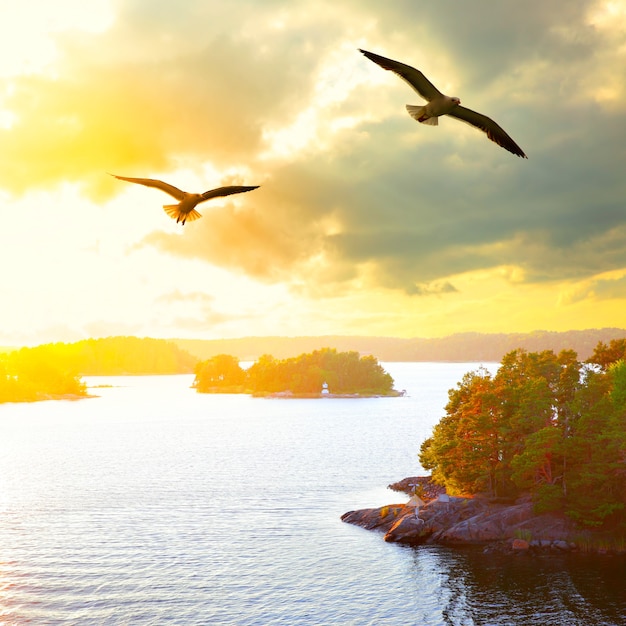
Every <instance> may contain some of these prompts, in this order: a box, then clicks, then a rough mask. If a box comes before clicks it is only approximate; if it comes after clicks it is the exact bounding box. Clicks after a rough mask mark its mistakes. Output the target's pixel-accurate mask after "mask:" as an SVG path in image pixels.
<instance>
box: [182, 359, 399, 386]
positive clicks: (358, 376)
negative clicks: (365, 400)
mask: <svg viewBox="0 0 626 626" xmlns="http://www.w3.org/2000/svg"><path fill="white" fill-rule="evenodd" d="M195 373H196V379H195V381H194V386H195V388H196V389H197V390H198V391H199V392H201V393H252V394H255V395H264V394H272V393H280V392H290V393H292V394H294V395H299V396H302V395H314V396H317V395H319V394H320V393H321V391H322V385H323V384H324V383H326V384H327V386H328V390H329V392H330V393H332V394H334V395H335V394H359V395H394V394H395V392H394V391H393V378H392V377H391V376H390V375H389V374H388V373H387V372H386V371H385V370H384V369H383V368H382V366H381V365H380V364H379V363H378V361H377V359H375V358H374V357H373V356H363V357H361V356H359V353H358V352H337V350H336V349H334V348H323V349H321V350H315V351H313V352H311V353H307V354H301V355H299V356H297V357H292V358H288V359H275V358H274V357H273V356H270V355H267V354H266V355H263V356H261V357H260V358H259V359H258V360H257V361H256V362H255V363H253V365H252V366H250V367H249V368H248V369H247V370H244V369H243V368H242V367H241V366H240V365H239V360H238V359H237V358H236V357H234V356H230V355H225V354H221V355H216V356H214V357H211V358H210V359H208V360H206V361H201V362H199V363H198V364H197V365H196V370H195Z"/></svg>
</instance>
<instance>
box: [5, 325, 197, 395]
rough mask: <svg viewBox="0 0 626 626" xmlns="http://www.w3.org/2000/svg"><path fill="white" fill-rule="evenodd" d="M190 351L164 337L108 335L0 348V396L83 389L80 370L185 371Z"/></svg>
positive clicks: (84, 373)
mask: <svg viewBox="0 0 626 626" xmlns="http://www.w3.org/2000/svg"><path fill="white" fill-rule="evenodd" d="M195 363H196V359H195V357H193V356H191V355H190V354H189V353H188V352H185V351H184V350H181V349H180V348H179V347H178V346H176V345H175V344H174V343H172V342H169V341H165V340H164V339H148V338H146V339H140V338H137V337H107V338H105V339H86V340H83V341H77V342H75V343H49V344H42V345H39V346H35V347H32V348H21V349H19V350H12V351H9V352H6V353H3V354H0V402H20V401H32V400H39V399H45V398H49V397H59V396H68V395H70V396H80V395H86V389H85V385H84V383H83V382H82V381H81V379H80V376H87V375H100V376H112V375H122V374H179V373H190V372H192V371H193V368H194V365H195Z"/></svg>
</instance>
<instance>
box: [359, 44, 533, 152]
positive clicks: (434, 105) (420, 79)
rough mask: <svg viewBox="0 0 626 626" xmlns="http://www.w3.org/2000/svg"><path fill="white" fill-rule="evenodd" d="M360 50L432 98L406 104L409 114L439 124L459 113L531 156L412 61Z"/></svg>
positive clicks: (496, 139) (508, 146) (497, 140)
mask: <svg viewBox="0 0 626 626" xmlns="http://www.w3.org/2000/svg"><path fill="white" fill-rule="evenodd" d="M359 51H360V52H362V53H363V54H364V55H365V56H366V57H367V58H368V59H369V60H370V61H374V63H377V64H378V65H380V66H381V67H382V68H384V69H386V70H391V71H392V72H394V73H395V74H397V75H398V76H399V77H400V78H403V79H404V80H405V81H406V82H407V83H409V85H411V87H413V89H415V91H417V93H418V94H419V95H420V96H422V98H424V100H427V101H428V104H426V105H424V106H414V105H412V104H407V105H406V109H407V111H408V112H409V115H410V116H411V117H412V118H413V119H414V120H417V121H418V122H421V123H422V124H428V125H430V126H437V124H438V118H439V117H440V116H441V115H450V116H451V117H456V119H458V120H462V121H463V122H467V123H468V124H471V125H472V126H475V127H476V128H478V129H480V130H482V131H483V132H484V133H486V134H487V137H489V139H491V141H493V142H495V143H497V144H498V145H499V146H501V147H502V148H504V149H505V150H508V151H509V152H511V153H513V154H515V155H517V156H519V157H523V158H524V159H527V158H528V157H527V156H526V155H525V154H524V151H523V150H522V149H521V148H520V147H519V146H518V145H517V144H516V143H515V142H514V141H513V139H511V137H509V136H508V135H507V134H506V132H505V131H504V130H503V129H502V128H501V127H500V126H498V124H496V123H495V122H494V121H493V120H492V119H491V118H489V117H487V116H486V115H482V114H481V113H476V111H472V110H471V109H466V108H465V107H462V106H461V101H460V100H459V99H458V98H451V97H450V96H444V94H442V93H441V92H440V91H439V89H437V87H435V86H434V85H433V84H432V83H431V82H430V81H429V80H428V78H426V76H424V74H422V72H420V71H419V70H416V69H415V68H414V67H411V66H410V65H405V64H404V63H400V62H399V61H393V60H392V59H387V58H385V57H381V56H380V55H378V54H374V53H373V52H368V51H367V50H361V49H360V48H359Z"/></svg>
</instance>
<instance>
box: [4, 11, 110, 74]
mask: <svg viewBox="0 0 626 626" xmlns="http://www.w3.org/2000/svg"><path fill="white" fill-rule="evenodd" d="M113 20H114V13H113V7H112V3H111V0H89V2H84V0H56V1H55V2H41V0H22V1H21V2H19V3H8V2H6V3H3V4H2V6H1V7H0V77H2V76H4V77H10V76H17V75H20V74H36V73H45V72H47V71H50V69H51V67H52V66H53V64H54V62H55V61H56V60H57V57H58V50H57V45H56V41H55V38H56V37H57V36H59V35H61V34H62V33H63V32H66V31H71V30H79V31H84V32H89V33H95V32H103V31H105V30H107V29H108V28H109V27H110V26H111V24H112V23H113ZM25 33H27V36H25Z"/></svg>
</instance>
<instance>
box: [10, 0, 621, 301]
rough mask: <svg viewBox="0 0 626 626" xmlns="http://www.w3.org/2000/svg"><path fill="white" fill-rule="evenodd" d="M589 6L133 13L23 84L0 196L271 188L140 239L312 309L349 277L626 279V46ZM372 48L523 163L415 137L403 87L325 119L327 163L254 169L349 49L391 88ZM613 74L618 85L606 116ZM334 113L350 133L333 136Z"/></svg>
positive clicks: (463, 138)
mask: <svg viewBox="0 0 626 626" xmlns="http://www.w3.org/2000/svg"><path fill="white" fill-rule="evenodd" d="M593 4H594V3H592V2H591V1H586V0H585V1H583V0H574V1H573V2H568V3H547V2H544V3H539V2H533V3H531V4H529V3H525V4H521V3H519V2H513V0H502V1H501V2H498V3H493V2H492V1H491V0H476V1H475V2H472V3H471V4H467V3H459V2H456V1H452V0H442V1H440V2H437V3H431V4H424V3H415V2H410V1H409V0H401V1H399V2H396V3H386V4H381V3H380V2H372V1H366V2H358V3H357V2H355V1H354V0H349V1H348V2H346V3H342V5H341V6H335V5H333V4H331V3H326V4H324V3H322V4H319V3H316V4H313V3H312V2H311V3H309V4H308V3H298V4H297V6H296V5H294V3H286V2H284V1H283V2H279V1H274V2H267V3H265V2H264V3H258V2H251V1H250V2H244V1H236V2H233V3H229V5H228V10H226V9H225V8H224V6H225V5H224V6H222V5H221V4H219V3H206V2H193V1H188V2H186V3H184V5H183V6H181V5H180V3H179V4H176V5H174V4H172V3H166V2H160V3H156V4H155V3H154V2H152V1H150V2H148V0H142V1H134V2H122V3H120V8H121V9H122V10H123V12H122V14H121V15H120V16H119V19H118V20H117V22H116V25H115V26H114V28H113V29H112V30H111V31H109V32H107V33H104V34H103V35H96V36H94V38H95V39H97V41H93V40H92V39H93V38H92V39H80V40H78V39H73V40H71V41H69V40H64V45H65V48H64V50H65V51H66V53H67V55H68V56H67V58H66V61H65V63H64V64H63V65H62V71H61V72H60V74H59V76H58V77H56V78H55V79H49V78H43V77H38V76H31V77H23V78H19V79H16V81H15V84H14V90H13V92H12V95H11V96H10V97H9V98H8V100H7V101H6V105H7V106H8V107H9V108H12V109H14V110H15V111H16V112H18V114H19V121H18V122H17V124H16V125H15V126H13V127H12V128H10V129H7V130H4V131H0V141H1V142H2V146H3V149H2V153H1V154H0V186H2V187H4V188H6V189H9V190H12V191H16V192H19V191H23V190H25V189H27V188H31V187H32V186H33V185H34V184H35V183H34V182H33V178H34V179H36V181H37V183H39V184H41V185H42V186H44V185H48V184H50V183H52V182H58V181H62V180H76V181H81V182H83V183H84V184H85V186H86V188H89V189H90V191H91V193H92V195H95V196H96V195H98V194H99V196H100V197H105V196H106V195H107V194H112V193H114V191H117V190H118V189H119V187H117V188H116V187H114V186H113V183H114V181H112V179H111V180H109V178H108V177H106V176H104V175H103V172H105V171H107V170H109V171H110V170H112V169H115V170H117V171H120V173H123V174H129V175H146V174H145V173H147V172H150V171H166V170H167V169H168V168H172V167H173V166H174V164H178V163H180V162H184V163H186V164H193V163H202V162H206V161H209V162H211V163H212V164H214V165H216V166H217V167H224V168H226V167H227V166H233V165H236V166H246V167H247V168H249V171H252V172H254V175H255V177H258V178H257V179H255V180H253V181H247V184H259V183H260V184H261V188H260V189H259V190H256V191H255V192H253V193H251V194H245V198H244V197H242V198H241V199H237V200H236V201H232V202H227V203H225V204H220V203H216V204H215V205H213V204H212V205H211V206H209V205H208V204H207V205H204V206H203V210H202V211H201V212H202V213H203V216H204V217H203V219H202V220H199V221H198V222H194V223H190V224H188V225H187V226H185V227H184V231H183V232H184V237H182V236H180V235H171V234H166V233H163V232H153V233H151V234H149V235H148V236H147V237H146V238H145V239H144V242H143V244H144V245H150V246H154V247H156V248H158V249H159V250H162V251H164V252H167V253H169V254H173V255H177V256H181V257H188V258H194V259H201V260H204V261H206V262H208V263H211V264H214V265H217V266H221V267H225V268H228V269H231V270H235V271H238V272H241V273H243V274H247V275H250V276H253V277H255V278H257V279H260V280H263V281H267V282H279V281H287V282H290V283H291V284H292V285H293V286H294V288H297V289H299V290H301V289H308V290H309V293H312V294H315V293H320V290H323V289H332V288H333V286H335V287H337V288H339V287H340V286H341V285H342V284H344V283H350V282H351V281H354V280H355V279H356V278H358V277H366V278H364V280H367V281H370V282H373V283H374V284H375V285H376V286H383V287H390V288H394V289H401V290H404V291H406V292H407V293H412V294H416V295H433V294H437V295H445V294H446V293H448V294H451V293H454V291H455V287H454V283H455V281H454V279H453V278H452V277H453V276H455V275H457V274H462V273H464V272H471V271H475V270H482V269H490V268H495V267H499V266H515V267H518V268H521V270H522V272H521V274H520V276H521V278H518V280H525V281H527V282H546V281H559V280H564V279H566V280H574V279H576V280H582V279H585V278H588V277H591V276H593V275H596V274H598V273H602V272H607V271H610V270H616V269H619V268H623V267H626V232H625V228H624V224H625V222H626V208H625V206H624V200H623V199H624V198H625V197H626V177H624V176H623V164H624V162H625V161H626V158H625V157H626V152H625V148H624V145H626V144H625V142H624V129H625V128H626V106H625V105H624V100H623V96H624V87H625V83H626V78H625V77H624V72H623V63H622V64H619V63H617V62H613V64H611V63H602V62H601V61H602V60H604V59H613V60H614V61H615V58H616V57H615V55H616V54H618V52H616V50H618V49H619V47H616V41H615V38H611V37H606V36H604V35H605V34H603V33H601V32H600V31H599V30H598V29H597V28H595V27H594V26H592V25H591V24H590V21H589V19H588V18H589V12H590V10H591V8H592V6H593ZM355 16H358V22H359V24H362V25H363V29H364V32H355V28H356V27H355ZM366 25H369V26H367V28H366ZM357 30H358V29H357ZM616 36H617V35H616ZM364 37H367V38H368V40H371V43H372V44H373V46H372V47H371V49H373V50H374V51H375V52H380V53H382V54H386V55H388V56H391V57H393V58H397V59H399V60H401V61H405V62H407V63H410V64H414V65H419V66H420V67H421V69H423V70H424V71H425V72H426V73H427V74H428V75H430V76H431V78H432V79H433V80H434V81H435V83H437V84H440V83H444V82H446V81H447V80H449V77H446V76H443V75H437V76H434V75H431V74H430V72H431V71H432V70H433V68H434V67H435V66H437V67H438V68H441V67H446V64H449V67H452V68H454V70H455V80H458V81H460V82H459V84H455V85H454V88H455V90H456V89H457V88H458V92H456V93H455V95H459V96H460V97H461V98H462V99H463V103H464V104H467V106H470V107H471V108H475V109H477V110H479V111H481V112H483V113H485V114H487V115H490V116H491V117H493V118H494V119H495V120H496V121H497V122H498V123H500V124H501V125H502V126H503V127H504V128H505V129H506V130H507V132H509V133H510V134H511V135H512V137H513V138H514V139H515V140H516V141H517V142H518V143H519V145H520V146H522V148H523V149H524V150H525V151H526V152H527V154H528V156H529V160H528V161H522V160H520V159H517V158H515V157H513V156H512V155H510V154H508V153H507V152H506V151H504V150H503V149H501V148H499V147H498V146H496V145H495V144H493V143H492V142H490V141H488V140H487V138H486V137H485V136H484V135H483V134H482V133H480V132H478V131H476V130H474V129H471V128H469V127H467V126H465V125H463V124H461V123H459V122H458V121H456V120H453V119H443V120H442V121H441V123H440V126H439V127H438V128H430V127H424V126H421V125H419V124H417V123H416V122H414V121H413V120H412V119H411V118H410V117H409V116H408V115H407V114H406V112H405V110H404V106H405V103H416V104H417V103H419V102H420V99H419V97H418V96H417V95H416V94H415V93H413V92H412V91H411V89H410V88H409V87H408V86H407V85H406V84H404V83H403V82H402V81H400V80H399V79H397V77H395V76H393V75H392V74H391V73H385V74H386V76H385V77H384V78H382V79H381V80H382V81H384V82H380V83H376V84H368V83H364V84H361V85H360V86H359V87H357V88H355V89H354V90H353V91H352V92H351V93H349V94H348V95H347V97H346V99H345V100H340V101H338V102H336V103H332V104H329V105H328V106H327V107H326V108H323V109H322V110H320V111H318V112H317V114H318V116H319V117H320V119H322V125H321V128H320V131H319V134H320V136H321V137H320V138H317V137H316V139H320V142H321V143H320V145H321V146H322V147H320V145H317V144H315V145H313V146H308V147H307V148H306V149H304V150H302V151H301V152H299V153H295V154H294V155H293V156H292V157H291V158H289V159H284V160H282V161H281V160H278V159H274V160H272V159H267V158H265V159H264V158H262V157H261V154H262V153H263V151H264V150H265V149H266V148H267V145H266V143H265V142H264V132H266V131H267V130H268V129H270V128H280V127H281V126H282V125H286V124H289V123H290V122H291V121H292V120H293V119H294V117H295V116H297V114H298V113H299V112H301V111H304V110H306V108H307V107H308V106H309V105H310V103H311V101H312V99H314V98H315V94H316V81H317V80H318V78H319V74H318V73H319V72H320V71H321V70H323V69H324V68H325V63H327V60H326V59H327V55H329V54H330V53H331V52H333V51H334V52H336V51H337V49H339V47H340V46H343V45H344V44H345V43H346V42H351V41H354V46H353V50H354V51H353V53H352V54H353V55H354V56H353V57H351V58H350V59H349V61H348V59H346V68H353V67H354V65H353V64H355V63H356V64H357V65H358V68H359V71H361V68H362V71H363V72H364V73H366V72H370V73H371V75H376V72H381V73H384V71H383V70H382V69H380V68H379V67H376V66H374V65H373V64H371V62H369V61H368V60H367V59H365V58H363V57H361V56H360V55H359V53H358V51H357V48H358V47H359V46H362V47H363V46H364V47H370V46H369V44H368V45H365V44H364V43H363V38H364ZM623 43H626V41H623V38H622V44H623ZM105 51H106V54H105ZM621 60H622V61H623V57H622V58H621ZM438 61H441V63H439V62H438ZM335 69H336V68H335ZM439 71H441V70H439ZM352 74H353V69H345V70H344V73H343V74H342V73H341V72H339V73H338V76H344V77H352ZM381 76H382V74H381ZM605 77H607V80H608V78H611V80H614V81H617V82H615V83H611V85H610V86H611V88H612V89H614V90H615V94H613V95H611V94H609V96H607V98H608V99H607V100H604V101H601V100H600V99H599V98H598V97H597V93H598V88H597V87H598V84H600V85H601V84H602V83H598V81H601V80H603V79H604V78H605ZM339 118H346V119H348V118H354V120H357V121H354V123H353V125H352V126H351V127H349V128H347V129H345V130H343V131H338V132H335V133H334V134H333V133H331V132H330V131H329V130H328V126H329V125H330V122H331V121H332V120H333V119H339ZM322 135H323V137H322ZM322 139H323V141H322ZM61 154H62V155H63V158H62V159H60V158H57V157H58V155H61ZM144 171H145V173H144ZM181 295H182V294H181Z"/></svg>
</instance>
